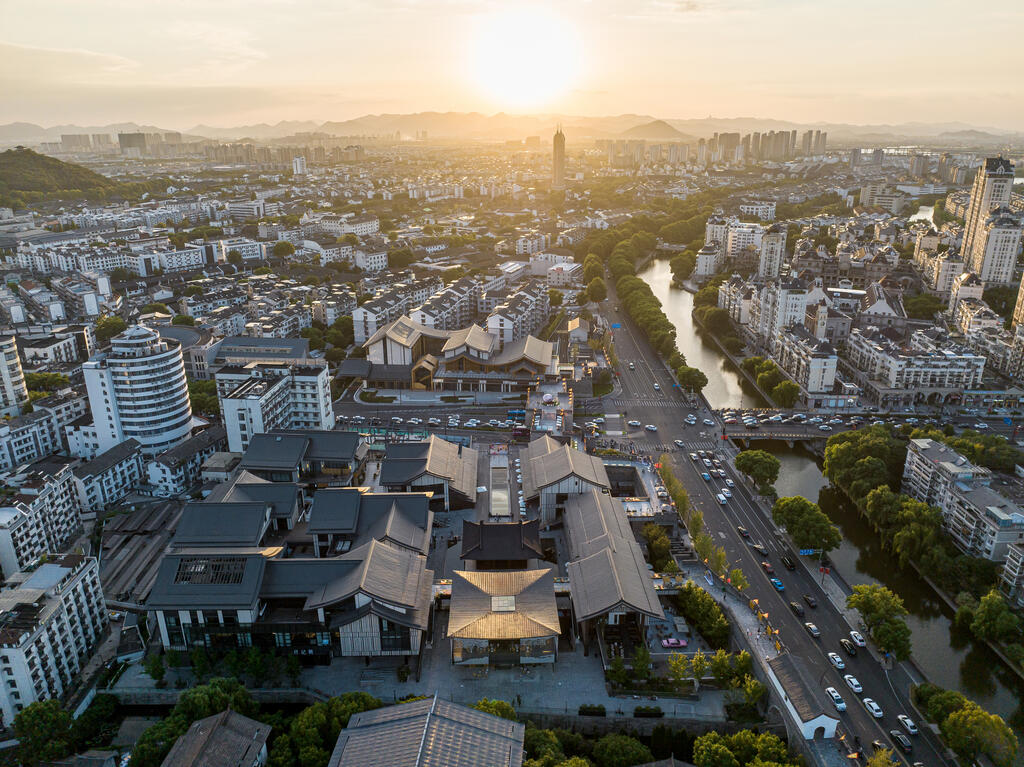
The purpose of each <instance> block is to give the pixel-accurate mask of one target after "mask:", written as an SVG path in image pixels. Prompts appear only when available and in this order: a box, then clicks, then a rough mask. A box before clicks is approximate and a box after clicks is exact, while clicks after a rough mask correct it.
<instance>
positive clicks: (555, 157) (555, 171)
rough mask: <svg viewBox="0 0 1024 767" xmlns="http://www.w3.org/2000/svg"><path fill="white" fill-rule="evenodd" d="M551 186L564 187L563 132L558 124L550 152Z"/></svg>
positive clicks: (554, 187) (553, 187)
mask: <svg viewBox="0 0 1024 767" xmlns="http://www.w3.org/2000/svg"><path fill="white" fill-rule="evenodd" d="M551 188H552V189H564V188H565V134H564V133H562V126H561V125H559V126H558V129H557V130H556V131H555V138H554V141H553V142H552V152H551Z"/></svg>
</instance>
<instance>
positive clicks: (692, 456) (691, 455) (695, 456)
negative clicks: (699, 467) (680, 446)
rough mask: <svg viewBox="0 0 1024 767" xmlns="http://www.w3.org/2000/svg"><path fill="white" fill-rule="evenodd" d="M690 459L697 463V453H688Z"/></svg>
mask: <svg viewBox="0 0 1024 767" xmlns="http://www.w3.org/2000/svg"><path fill="white" fill-rule="evenodd" d="M690 460H691V461H693V462H694V463H697V461H699V460H700V456H699V455H697V454H696V453H690Z"/></svg>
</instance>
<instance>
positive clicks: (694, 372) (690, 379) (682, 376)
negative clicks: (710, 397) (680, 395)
mask: <svg viewBox="0 0 1024 767" xmlns="http://www.w3.org/2000/svg"><path fill="white" fill-rule="evenodd" d="M676 380H678V381H679V385H680V386H681V387H682V388H684V389H686V390H687V391H689V392H693V393H697V392H699V391H703V390H704V387H705V386H707V385H708V377H707V376H706V375H704V371H702V370H700V369H699V368H692V367H689V366H687V365H683V366H682V367H680V368H679V369H678V370H676Z"/></svg>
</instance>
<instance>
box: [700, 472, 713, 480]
mask: <svg viewBox="0 0 1024 767" xmlns="http://www.w3.org/2000/svg"><path fill="white" fill-rule="evenodd" d="M700 478H701V479H703V480H704V481H705V482H710V481H711V475H710V474H708V473H707V472H706V471H703V472H701V474H700Z"/></svg>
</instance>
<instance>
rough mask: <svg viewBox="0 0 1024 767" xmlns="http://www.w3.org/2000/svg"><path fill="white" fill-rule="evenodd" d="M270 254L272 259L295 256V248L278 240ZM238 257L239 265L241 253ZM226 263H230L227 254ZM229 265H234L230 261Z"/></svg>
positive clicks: (229, 256)
mask: <svg viewBox="0 0 1024 767" xmlns="http://www.w3.org/2000/svg"><path fill="white" fill-rule="evenodd" d="M270 252H271V254H272V255H273V256H274V258H287V257H288V256H291V255H294V254H295V246H294V245H292V244H291V243H290V242H288V240H278V241H277V242H275V243H274V247H273V248H272V249H271V251H270ZM238 255H239V261H238V263H241V255H242V254H241V253H239V254H238ZM228 261H231V255H230V254H228ZM231 263H235V262H234V261H231Z"/></svg>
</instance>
